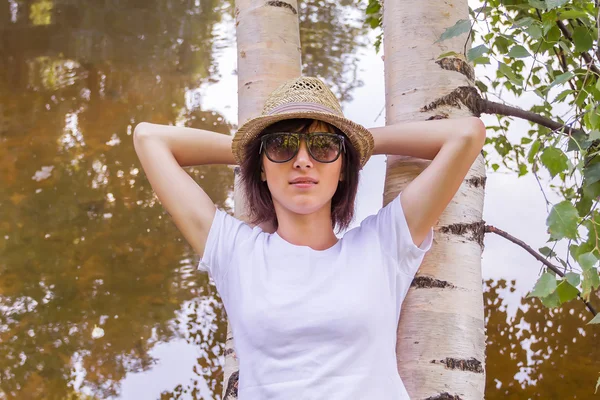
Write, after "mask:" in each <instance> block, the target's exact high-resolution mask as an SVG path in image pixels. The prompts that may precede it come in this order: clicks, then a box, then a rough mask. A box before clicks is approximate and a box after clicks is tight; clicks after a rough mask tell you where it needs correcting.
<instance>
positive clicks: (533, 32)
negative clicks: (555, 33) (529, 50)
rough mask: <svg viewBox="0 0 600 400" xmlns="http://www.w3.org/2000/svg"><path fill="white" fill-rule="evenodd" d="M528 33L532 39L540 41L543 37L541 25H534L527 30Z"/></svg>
mask: <svg viewBox="0 0 600 400" xmlns="http://www.w3.org/2000/svg"><path fill="white" fill-rule="evenodd" d="M526 32H527V33H528V34H529V36H530V37H531V38H532V39H536V40H537V39H539V38H541V37H542V36H543V35H542V27H541V26H540V25H539V24H533V25H531V26H529V27H528V28H527V29H526Z"/></svg>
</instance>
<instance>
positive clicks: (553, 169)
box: [540, 147, 568, 178]
mask: <svg viewBox="0 0 600 400" xmlns="http://www.w3.org/2000/svg"><path fill="white" fill-rule="evenodd" d="M540 160H541V161H542V164H544V165H545V166H546V168H548V172H550V176H551V177H552V178H554V177H555V176H556V175H558V174H559V173H560V172H563V171H565V170H566V169H567V167H568V164H567V156H566V155H565V153H563V152H562V150H561V149H559V148H557V147H546V148H545V149H544V151H543V152H542V156H541V157H540Z"/></svg>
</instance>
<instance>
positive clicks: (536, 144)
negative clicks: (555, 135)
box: [527, 140, 541, 164]
mask: <svg viewBox="0 0 600 400" xmlns="http://www.w3.org/2000/svg"><path fill="white" fill-rule="evenodd" d="M540 145H541V143H540V141H539V140H536V141H535V142H533V144H532V145H531V148H530V149H529V152H528V153H527V161H529V163H530V164H531V163H533V158H534V157H535V155H536V154H537V153H538V151H539V150H540Z"/></svg>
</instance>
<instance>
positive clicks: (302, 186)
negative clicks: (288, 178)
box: [292, 182, 316, 189]
mask: <svg viewBox="0 0 600 400" xmlns="http://www.w3.org/2000/svg"><path fill="white" fill-rule="evenodd" d="M315 185H316V183H314V182H297V183H292V186H295V187H297V188H299V189H306V188H311V187H313V186H315Z"/></svg>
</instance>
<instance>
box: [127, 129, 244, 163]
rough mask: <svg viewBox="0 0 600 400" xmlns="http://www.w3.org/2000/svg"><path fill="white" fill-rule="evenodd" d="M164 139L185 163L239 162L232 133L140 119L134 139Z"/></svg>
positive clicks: (178, 160)
mask: <svg viewBox="0 0 600 400" xmlns="http://www.w3.org/2000/svg"><path fill="white" fill-rule="evenodd" d="M146 139H151V140H160V141H161V142H162V143H164V144H165V145H166V146H167V147H168V148H169V150H170V151H171V153H172V154H173V156H174V157H175V159H176V160H177V162H178V163H179V165H181V166H182V167H186V166H192V165H205V164H229V165H234V164H236V162H235V159H234V158H233V154H232V152H231V136H229V135H223V134H221V133H217V132H212V131H207V130H204V129H196V128H186V127H180V126H172V125H159V124H152V123H149V122H141V123H139V124H138V125H137V126H136V127H135V130H134V140H146Z"/></svg>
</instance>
